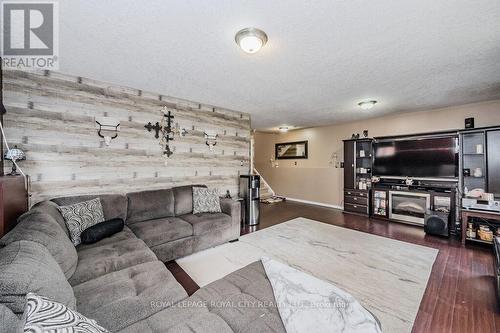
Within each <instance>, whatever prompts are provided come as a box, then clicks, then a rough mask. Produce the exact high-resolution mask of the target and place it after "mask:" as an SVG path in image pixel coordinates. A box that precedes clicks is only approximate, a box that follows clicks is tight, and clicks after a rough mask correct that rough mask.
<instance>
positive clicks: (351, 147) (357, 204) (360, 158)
mask: <svg viewBox="0 0 500 333" xmlns="http://www.w3.org/2000/svg"><path fill="white" fill-rule="evenodd" d="M371 168H372V139H369V138H366V139H357V140H354V139H353V140H344V211H345V212H349V213H356V214H362V215H369V214H370V206H371V204H370V187H371Z"/></svg>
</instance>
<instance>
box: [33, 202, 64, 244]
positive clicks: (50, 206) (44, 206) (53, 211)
mask: <svg viewBox="0 0 500 333" xmlns="http://www.w3.org/2000/svg"><path fill="white" fill-rule="evenodd" d="M30 211H41V212H43V213H47V214H49V215H50V216H51V217H52V218H53V219H54V220H55V221H56V222H57V223H58V224H59V225H60V226H61V228H62V229H63V230H64V232H65V233H66V235H68V238H69V230H68V227H67V226H66V220H65V219H64V217H63V216H62V214H61V212H60V211H59V205H57V204H56V203H55V202H52V201H40V202H39V203H37V204H35V205H34V206H33V207H31V209H30Z"/></svg>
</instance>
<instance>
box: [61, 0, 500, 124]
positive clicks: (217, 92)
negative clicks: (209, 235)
mask: <svg viewBox="0 0 500 333" xmlns="http://www.w3.org/2000/svg"><path fill="white" fill-rule="evenodd" d="M59 3H60V21H61V27H60V70H61V71H62V72H65V73H69V74H75V75H79V76H84V77H90V78H94V79H99V80H103V81H108V82H111V83H117V84H121V85H126V86H130V87H134V88H140V89H143V90H149V91H154V92H159V93H163V94H166V95H171V96H175V97H180V98H186V99H190V100H195V101H199V102H203V103H207V104H212V105H217V106H221V107H226V108H231V109H235V110H240V111H244V112H249V113H250V114H251V115H252V126H253V127H254V128H257V129H269V128H272V127H276V126H279V125H283V124H287V125H292V126H314V125H324V124H327V123H335V122H340V121H348V120H355V119H362V118H367V117H374V116H377V115H382V114H386V113H391V112H403V111H411V110H420V109H429V108H436V107H442V106H449V105H456V104H463V103H468V102H475V101H482V100H488V99H496V98H500V1H499V0H477V1H471V0H413V1H410V0H377V1H373V0H337V1H333V0H323V1H305V0H301V1H296V0H281V1H269V0H267V1H264V0H252V1H236V0H226V1H223V0H205V1H202V0H199V1H194V0H178V1H166V0H148V1H138V0H133V1H131V0H106V1H103V0H85V1H84V0H81V1H77V0H64V1H60V2H59ZM245 27H258V28H260V29H262V30H264V31H265V32H266V33H267V34H268V36H269V42H268V44H267V45H266V46H265V47H264V48H263V49H262V50H261V51H260V52H259V53H257V54H253V55H247V54H245V53H243V52H242V51H241V50H240V49H239V48H238V47H237V45H236V44H235V42H234V35H235V33H236V32H237V31H238V30H240V29H242V28H245ZM363 99H376V100H378V101H379V103H378V104H377V106H376V107H375V108H374V109H372V110H369V111H362V110H360V109H359V108H358V107H357V105H356V104H357V103H358V102H359V101H360V100H363ZM499 111H500V110H499Z"/></svg>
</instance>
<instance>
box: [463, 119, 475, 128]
mask: <svg viewBox="0 0 500 333" xmlns="http://www.w3.org/2000/svg"><path fill="white" fill-rule="evenodd" d="M465 128H474V118H465Z"/></svg>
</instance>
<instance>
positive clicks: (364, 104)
mask: <svg viewBox="0 0 500 333" xmlns="http://www.w3.org/2000/svg"><path fill="white" fill-rule="evenodd" d="M375 104H377V101H375V100H371V101H362V102H359V103H358V105H359V107H360V108H361V109H362V110H370V109H371V108H373V107H374V106H375Z"/></svg>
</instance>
